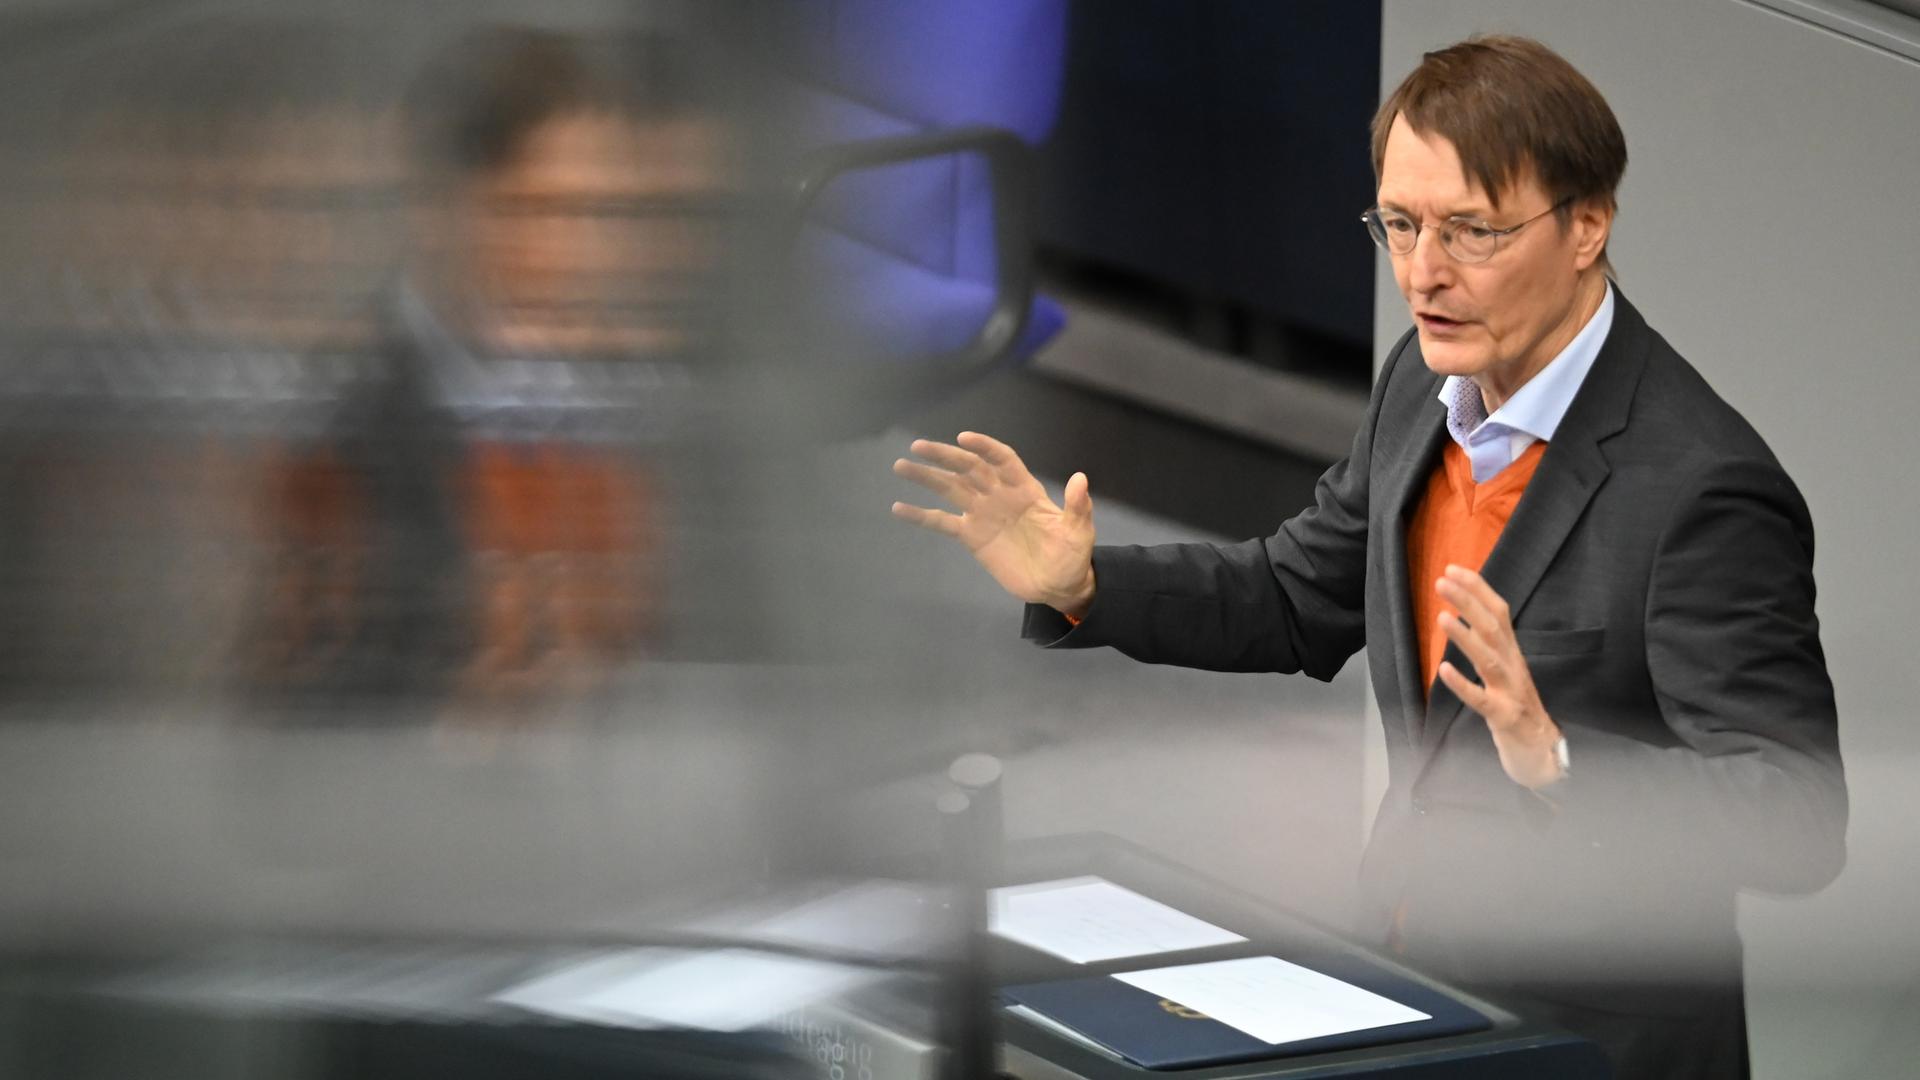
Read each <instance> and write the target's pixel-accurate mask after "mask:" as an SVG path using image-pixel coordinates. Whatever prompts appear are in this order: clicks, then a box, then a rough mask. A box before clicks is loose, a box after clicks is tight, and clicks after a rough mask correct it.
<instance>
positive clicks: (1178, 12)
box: [1039, 0, 1380, 379]
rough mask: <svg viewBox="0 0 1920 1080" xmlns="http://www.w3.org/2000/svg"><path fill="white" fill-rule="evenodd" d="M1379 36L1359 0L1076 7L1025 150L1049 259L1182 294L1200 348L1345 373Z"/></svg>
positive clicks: (1361, 294) (1356, 345)
mask: <svg viewBox="0 0 1920 1080" xmlns="http://www.w3.org/2000/svg"><path fill="white" fill-rule="evenodd" d="M1379 40H1380V8H1379V5H1378V4H1374V3H1352V2H1341V0H1315V2H1307V3H1271V2H1261V0H1216V2H1209V3H1190V2H1186V0H1101V2H1099V3H1086V2H1081V3H1077V4H1075V5H1074V9H1073V14H1072V21H1071V26H1070V33H1069V38H1068V57H1067V72H1066V87H1065V94H1064V98H1063V101H1062V107H1061V114H1060V121H1059V126H1058V128H1057V129H1056V130H1055V133H1054V136H1053V138H1052V139H1051V140H1050V141H1049V142H1048V143H1047V145H1046V146H1045V147H1043V149H1042V154H1041V170H1040V189H1041V195H1040V214H1039V222H1040V225H1039V241H1040V244H1041V245H1042V248H1043V249H1044V250H1045V251H1046V252H1047V254H1048V256H1049V259H1050V262H1051V264H1052V265H1055V266H1056V267H1058V266H1065V267H1068V268H1070V269H1076V270H1080V271H1082V272H1094V273H1105V274H1107V275H1109V277H1110V278H1111V277H1113V276H1118V277H1122V278H1125V279H1127V280H1128V282H1129V284H1130V286H1131V287H1132V288H1133V289H1134V290H1135V291H1147V292H1155V291H1158V292H1159V293H1161V294H1162V296H1161V298H1162V299H1164V300H1170V301H1173V302H1174V303H1176V304H1184V305H1186V306H1187V312H1186V319H1185V321H1186V323H1187V326H1186V329H1187V330H1189V331H1191V332H1192V333H1193V334H1194V336H1196V337H1198V338H1200V339H1201V341H1202V343H1203V344H1208V345H1210V346H1213V347H1215V348H1220V349H1222V350H1223V351H1229V352H1241V353H1246V354H1249V355H1253V356H1254V357H1256V358H1258V359H1263V360H1268V361H1272V362H1278V363H1279V364H1280V365H1281V366H1296V363H1295V362H1296V361H1297V360H1298V359H1299V358H1300V357H1301V355H1302V354H1309V353H1311V354H1321V353H1325V352H1327V351H1328V349H1329V348H1331V349H1332V350H1333V351H1335V352H1337V353H1339V354H1340V355H1339V358H1338V359H1337V360H1336V366H1337V365H1339V364H1349V365H1351V366H1352V367H1353V369H1354V371H1355V372H1357V373H1358V377H1359V378H1362V379H1364V378H1365V377H1366V365H1367V350H1368V347H1369V344H1370V342H1371V339H1372V317H1373V311H1372V291H1371V288H1370V283H1371V281H1372V273H1373V256H1372V250H1373V249H1372V246H1371V245H1370V244H1369V243H1368V242H1367V241H1366V238H1365V235H1364V233H1363V232H1362V229H1361V227H1360V225H1359V223H1358V221H1357V218H1358V216H1359V213H1360V211H1361V210H1363V209H1365V208H1366V207H1367V206H1368V205H1370V203H1371V202H1372V196H1373V173H1372V166H1371V163H1370V162H1369V160H1368V154H1367V124H1368V121H1369V120H1370V119H1371V117H1372V114H1373V109H1374V106H1375V104H1376V100H1377V98H1376V95H1377V94H1378V92H1379V89H1378V88H1379V79H1380V58H1379ZM1314 346H1318V348H1315V347H1314Z"/></svg>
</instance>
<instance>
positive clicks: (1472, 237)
mask: <svg viewBox="0 0 1920 1080" xmlns="http://www.w3.org/2000/svg"><path fill="white" fill-rule="evenodd" d="M1572 201H1573V200H1572V199H1561V200H1560V201H1559V202H1557V203H1554V204H1553V205H1552V206H1549V207H1547V208H1546V209H1545V210H1542V211H1540V212H1539V213H1537V214H1535V215H1533V216H1532V217H1530V218H1528V219H1527V220H1525V221H1523V222H1521V223H1519V224H1518V225H1509V226H1507V227H1506V228H1504V229H1496V228H1494V227H1493V226H1492V225H1490V224H1488V223H1487V222H1484V221H1482V220H1480V219H1479V218H1470V217H1450V218H1448V219H1447V220H1445V221H1443V222H1441V223H1440V224H1439V225H1438V226H1436V227H1437V228H1438V229H1439V230H1440V246H1441V247H1443V248H1445V249H1446V251H1447V254H1449V255H1451V256H1453V257H1454V258H1455V259H1457V260H1458V261H1460V262H1463V263H1481V262H1486V261H1487V260H1488V259H1491V258H1493V256H1494V253H1495V252H1497V251H1499V250H1500V241H1502V240H1504V239H1506V238H1507V237H1509V236H1512V235H1513V234H1514V233H1517V232H1519V231H1520V230H1521V229H1524V228H1526V227H1527V226H1529V225H1531V224H1533V223H1534V222H1536V221H1539V220H1540V219H1541V218H1543V217H1546V216H1547V215H1548V214H1551V213H1553V212H1554V211H1555V210H1558V209H1560V208H1561V207H1563V206H1565V205H1567V204H1568V203H1570V202H1572ZM1360 220H1361V221H1363V222H1365V223H1366V226H1367V232H1368V234H1369V235H1371V236H1372V237H1373V242H1374V243H1376V244H1378V245H1380V247H1381V249H1382V250H1384V251H1386V252H1388V253H1389V254H1393V255H1406V254H1409V253H1411V252H1412V251H1413V246H1414V245H1415V244H1416V243H1419V241H1420V230H1421V229H1422V228H1424V227H1425V226H1423V225H1422V224H1421V223H1420V222H1418V221H1415V220H1413V218H1411V217H1408V216H1407V215H1406V214H1403V213H1401V212H1400V211H1398V210H1389V209H1387V208H1386V207H1384V206H1376V207H1373V208H1372V209H1370V210H1368V211H1367V212H1366V213H1364V214H1361V215H1360Z"/></svg>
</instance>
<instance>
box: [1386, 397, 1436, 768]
mask: <svg viewBox="0 0 1920 1080" xmlns="http://www.w3.org/2000/svg"><path fill="white" fill-rule="evenodd" d="M1423 384H1424V386H1425V388H1424V389H1423V390H1422V391H1421V397H1422V400H1423V402H1424V405H1423V406H1422V407H1421V408H1420V410H1419V411H1418V412H1416V413H1415V414H1414V416H1415V419H1414V420H1413V421H1412V425H1413V426H1412V429H1411V431H1409V433H1408V440H1407V452H1406V453H1404V454H1402V455H1400V459H1399V471H1398V472H1397V473H1394V474H1392V475H1391V476H1390V477H1389V478H1388V483H1387V488H1386V492H1385V495H1386V500H1385V502H1384V503H1383V505H1384V506H1385V507H1386V529H1385V535H1384V537H1383V539H1384V540H1385V542H1386V560H1385V562H1386V566H1385V574H1386V578H1387V585H1386V590H1387V601H1388V605H1389V608H1390V610H1391V613H1392V625H1393V667H1394V672H1395V676H1396V678H1397V681H1398V686H1399V688H1400V702H1399V705H1400V720H1401V722H1402V723H1403V724H1405V725H1406V728H1407V736H1408V741H1409V742H1410V743H1411V744H1413V745H1416V746H1417V745H1419V743H1420V730H1421V719H1422V717H1423V716H1424V715H1425V714H1426V709H1427V702H1426V695H1425V694H1424V693H1423V692H1422V688H1421V686H1420V642H1419V638H1418V636H1417V635H1416V634H1415V632H1414V625H1413V596H1412V593H1411V592H1410V591H1409V585H1408V581H1407V522H1408V520H1409V519H1411V518H1412V516H1413V511H1414V508H1415V507H1417V506H1418V505H1419V503H1420V498H1421V496H1422V495H1424V494H1425V493H1426V490H1427V480H1428V478H1429V477H1430V476H1431V475H1432V473H1433V469H1434V466H1435V464H1436V463H1437V462H1438V461H1439V460H1440V450H1441V448H1442V447H1444V446H1445V445H1446V442H1447V438H1448V435H1447V408H1446V406H1445V405H1443V404H1441V403H1440V400H1439V398H1437V397H1436V396H1435V390H1436V388H1437V387H1438V386H1439V385H1440V380H1439V379H1438V377H1433V378H1429V379H1426V380H1423ZM1382 705H1383V706H1384V705H1385V703H1384V702H1383V703H1382Z"/></svg>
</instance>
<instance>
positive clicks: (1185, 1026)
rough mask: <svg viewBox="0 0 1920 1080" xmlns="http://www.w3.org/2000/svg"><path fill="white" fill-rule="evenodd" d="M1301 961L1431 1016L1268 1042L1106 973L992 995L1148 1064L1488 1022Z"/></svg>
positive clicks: (1304, 1050)
mask: <svg viewBox="0 0 1920 1080" xmlns="http://www.w3.org/2000/svg"><path fill="white" fill-rule="evenodd" d="M1295 962H1296V963H1298V961H1295ZM1303 966H1311V967H1312V968H1313V969H1314V970H1316V971H1319V972H1321V973H1322V974H1325V975H1331V976H1333V977H1334V978H1337V979H1341V980H1343V981H1345V982H1348V983H1352V984H1353V985H1355V986H1359V987H1361V988H1363V989H1366V990H1371V991H1373V992H1374V993H1376V994H1379V995H1380V996H1382V997H1386V998H1391V999H1392V1000H1394V1001H1398V1002H1400V1003H1401V1004H1402V1005H1406V1006H1408V1007H1409V1008H1413V1009H1418V1010H1419V1011H1421V1012H1423V1013H1426V1014H1427V1015H1428V1016H1429V1017H1431V1019H1428V1020H1415V1021H1409V1022H1407V1023H1404V1024H1392V1025H1389V1026H1387V1027H1377V1028H1369V1029H1367V1030H1365V1031H1350V1032H1346V1033H1345V1034H1341V1035H1327V1036H1322V1037H1320V1038H1314V1039H1300V1040H1297V1041H1294V1042H1288V1043H1279V1044H1274V1043H1269V1042H1266V1041H1264V1040H1261V1039H1256V1038H1254V1037H1253V1036H1251V1035H1249V1034H1247V1033H1246V1032H1244V1031H1241V1030H1240V1029H1238V1028H1232V1027H1228V1026H1227V1025H1225V1024H1222V1023H1220V1022H1219V1021H1218V1020H1212V1019H1209V1018H1206V1017H1203V1016H1196V1015H1194V1014H1193V1011H1192V1010H1190V1009H1183V1008H1180V1007H1178V1006H1177V1005H1173V1004H1172V1003H1165V1002H1163V1001H1162V999H1161V998H1160V997H1159V995H1157V994H1152V993H1149V992H1147V991H1145V990H1141V989H1139V988H1138V987H1135V986H1129V985H1128V984H1126V983H1123V982H1121V981H1120V980H1119V979H1116V978H1114V977H1112V976H1111V975H1087V976H1081V977H1079V978H1074V979H1060V980H1057V981H1054V982H1042V983H1028V984H1026V985H1024V986H1009V987H1005V988H1003V989H1002V990H1001V991H1000V994H1001V997H1002V998H1004V999H1005V1000H1006V1001H1007V1002H1009V1003H1012V1004H1018V1005H1024V1006H1026V1007H1027V1008H1029V1009H1032V1010H1033V1011H1034V1012H1037V1013H1039V1014H1041V1015H1042V1016H1045V1017H1046V1018H1047V1019H1049V1020H1052V1021H1054V1022H1055V1023H1058V1024H1061V1025H1063V1026H1065V1027H1069V1028H1072V1029H1073V1030H1074V1031H1077V1032H1079V1033H1080V1034H1082V1035H1084V1036H1086V1037H1087V1038H1088V1039H1091V1040H1093V1041H1094V1042H1096V1043H1099V1044H1100V1045H1101V1046H1104V1047H1106V1048H1107V1049H1109V1050H1112V1051H1113V1052H1114V1053H1116V1054H1119V1055H1120V1056H1121V1057H1124V1058H1126V1059H1127V1060H1128V1061H1131V1062H1133V1063H1134V1064H1136V1065H1141V1066H1144V1067H1145V1068H1149V1069H1187V1068H1196V1067H1199V1066H1203V1065H1224V1064H1228V1063H1231V1062H1237V1061H1257V1060H1260V1059H1263V1058H1279V1057H1295V1056H1299V1055H1302V1054H1316V1053H1325V1052H1327V1051H1331V1050H1351V1049H1356V1048H1360V1047H1367V1046H1381V1045H1385V1044H1387V1043H1396V1042H1406V1041H1409V1040H1413V1039H1433V1038H1439V1037H1441V1036H1445V1035H1460V1034H1465V1033H1467V1032H1470V1031H1484V1030H1486V1029H1487V1028H1490V1027H1492V1026H1493V1023H1492V1021H1490V1020H1488V1019H1487V1018H1486V1017H1485V1016H1482V1015H1481V1014H1480V1013H1478V1012H1476V1011H1474V1010H1473V1009H1470V1008H1468V1007H1467V1006H1465V1005H1463V1004H1461V1003H1460V1002H1458V1001H1455V1000H1453V999H1452V998H1451V997H1448V996H1447V995H1445V994H1441V993H1439V992H1437V991H1434V990H1431V989H1429V988H1428V987H1426V986H1423V985H1421V984H1419V983H1416V982H1413V981H1411V980H1408V979H1405V978H1402V977H1400V976H1398V975H1395V974H1393V973H1392V972H1390V971H1387V970H1385V969H1383V968H1379V967H1375V966H1373V965H1371V964H1366V963H1364V962H1359V961H1351V960H1347V959H1346V958H1339V959H1338V960H1335V961H1334V962H1321V963H1314V964H1310V965H1303Z"/></svg>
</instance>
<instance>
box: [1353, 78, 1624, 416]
mask: <svg viewBox="0 0 1920 1080" xmlns="http://www.w3.org/2000/svg"><path fill="white" fill-rule="evenodd" d="M1379 205H1380V206H1382V207H1385V208H1388V209H1392V210H1398V211H1400V212H1401V213H1404V214H1406V215H1408V216H1409V217H1411V218H1412V219H1413V220H1414V221H1416V222H1418V223H1420V224H1421V225H1422V226H1423V228H1422V229H1421V230H1420V235H1419V239H1418V241H1417V243H1416V244H1415V245H1414V249H1413V250H1412V251H1411V252H1409V253H1407V254H1405V255H1393V256H1391V258H1392V260H1393V277H1394V281H1395V282H1396V283H1398V284H1399V286H1400V294H1401V295H1402V296H1404V297H1406V298H1407V306H1408V308H1409V309H1411V312H1412V314H1413V319H1414V324H1415V326H1416V327H1417V328H1418V330H1419V333H1420V352H1421V355H1422V356H1423V357H1425V359H1426V362H1427V366H1428V367H1429V368H1431V369H1433V370H1434V371H1435V372H1438V373H1440V374H1442V375H1464V376H1467V377H1469V378H1472V379H1474V381H1475V382H1477V383H1479V384H1480V386H1481V389H1482V390H1483V391H1492V393H1491V394H1489V398H1490V400H1489V402H1488V405H1489V407H1490V408H1492V407H1497V402H1496V401H1495V400H1492V399H1493V398H1499V399H1504V398H1505V397H1507V396H1509V395H1511V394H1512V393H1513V391H1514V390H1516V389H1518V388H1519V386H1520V385H1521V384H1522V383H1524V382H1526V380H1527V379H1530V378H1532V377H1533V376H1534V375H1535V374H1536V373H1537V372H1539V370H1540V369H1541V368H1543V367H1545V366H1546V365H1547V362H1548V361H1550V360H1552V359H1553V357H1554V356H1555V355H1557V354H1558V353H1559V352H1560V350H1561V349H1562V348H1565V347H1566V345H1567V343H1568V342H1570V341H1572V340H1573V338H1574V335H1576V334H1578V333H1579V332H1580V327H1581V326H1582V325H1583V324H1584V323H1585V321H1586V316H1587V315H1588V314H1590V310H1591V309H1590V307H1589V306H1588V305H1589V304H1597V303H1598V294H1597V293H1595V292H1593V289H1594V288H1595V287H1597V280H1596V279H1592V278H1591V277H1589V279H1588V289H1587V292H1586V293H1583V292H1582V288H1581V286H1582V273H1583V272H1584V271H1586V270H1587V269H1588V268H1590V267H1591V266H1593V264H1594V261H1595V260H1596V258H1597V257H1598V255H1599V252H1600V250H1601V247H1602V246H1603V245H1604V243H1605V239H1606V228H1607V226H1608V225H1609V224H1610V223H1611V212H1610V211H1606V210H1602V209H1600V208H1598V207H1590V206H1584V205H1576V207H1575V211H1574V214H1573V221H1572V222H1571V223H1570V224H1566V225H1563V224H1562V223H1561V222H1560V220H1559V216H1558V215H1556V214H1548V215H1546V216H1545V217H1542V218H1540V219H1539V220H1538V221H1535V222H1533V223H1532V224H1530V225H1528V226H1527V227H1526V228H1524V229H1521V230H1520V231H1519V232H1517V233H1514V234H1513V235H1511V236H1508V237H1505V238H1504V239H1502V240H1501V241H1500V246H1499V250H1498V251H1496V252H1495V253H1494V256H1493V257H1492V258H1491V259H1488V260H1487V261H1486V262H1482V263H1463V262H1461V261H1459V260H1458V259H1455V258H1454V257H1453V256H1452V255H1450V254H1448V252H1447V250H1446V248H1445V247H1443V246H1442V245H1441V243H1440V231H1439V229H1438V228H1436V226H1438V225H1440V224H1441V223H1442V222H1444V221H1446V220H1447V219H1448V218H1450V217H1466V218H1477V219H1480V220H1482V221H1485V222H1487V223H1488V224H1490V225H1492V226H1493V227H1495V228H1498V229H1504V228H1507V227H1509V226H1512V225H1515V224H1518V223H1519V222H1522V221H1525V220H1527V219H1528V218H1530V217H1533V216H1534V215H1535V214H1539V213H1541V212H1542V211H1545V210H1547V209H1548V208H1549V207H1551V206H1552V205H1553V199H1552V198H1551V197H1550V196H1549V195H1548V194H1547V193H1546V191H1544V190H1543V189H1542V188H1541V186H1540V184H1539V181H1538V180H1537V179H1536V178H1535V177H1534V176H1533V174H1532V171H1531V170H1528V171H1526V173H1525V174H1524V175H1523V176H1522V177H1521V179H1520V181H1519V182H1518V183H1516V184H1514V185H1512V186H1511V187H1510V188H1509V189H1508V190H1506V191H1504V192H1502V193H1501V199H1500V206H1499V208H1498V209H1495V208H1494V205H1493V202H1492V200H1491V199H1490V198H1488V196H1487V193H1486V192H1485V191H1484V190H1483V189H1482V188H1481V186H1480V184H1479V183H1478V182H1477V181H1475V180H1473V179H1471V178H1470V177H1469V176H1468V175H1467V173H1466V172H1465V170H1463V169H1462V168H1461V165H1460V155H1459V153H1458V152H1457V151H1455V149H1454V146H1453V144H1452V143H1451V142H1449V141H1448V140H1447V139H1445V138H1443V137H1441V136H1439V135H1426V136H1423V135H1421V134H1419V133H1417V132H1415V131H1414V130H1413V128H1412V127H1410V126H1409V125H1408V124H1407V121H1406V118H1405V117H1404V116H1397V117H1395V118H1394V121H1393V127H1392V128H1390V129H1389V130H1388V133H1387V145H1386V153H1385V155H1384V157H1383V159H1382V161H1381V165H1380V192H1379ZM1583 301H1585V303H1583Z"/></svg>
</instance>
